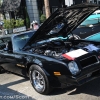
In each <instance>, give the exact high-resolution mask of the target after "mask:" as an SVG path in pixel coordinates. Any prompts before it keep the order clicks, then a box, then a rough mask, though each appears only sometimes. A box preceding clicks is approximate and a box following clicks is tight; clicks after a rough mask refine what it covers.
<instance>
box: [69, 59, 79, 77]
mask: <svg viewBox="0 0 100 100" xmlns="http://www.w3.org/2000/svg"><path fill="white" fill-rule="evenodd" d="M68 68H69V70H70V72H71V73H72V74H73V75H76V74H77V73H78V72H79V71H80V70H79V68H78V65H77V64H76V62H74V61H71V62H70V63H69V64H68Z"/></svg>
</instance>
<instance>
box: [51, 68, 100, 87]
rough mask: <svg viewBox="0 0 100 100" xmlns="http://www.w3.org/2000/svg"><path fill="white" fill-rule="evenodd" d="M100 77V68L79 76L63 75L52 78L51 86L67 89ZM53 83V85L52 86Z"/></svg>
mask: <svg viewBox="0 0 100 100" xmlns="http://www.w3.org/2000/svg"><path fill="white" fill-rule="evenodd" d="M98 77H100V68H98V69H97V68H95V70H93V71H89V72H88V71H87V72H85V73H84V74H83V73H81V74H79V75H77V76H68V75H61V76H56V77H53V78H52V82H50V83H51V86H53V87H55V88H65V87H68V86H71V85H76V86H80V85H82V84H85V83H87V82H89V81H91V80H94V79H96V78H98ZM52 83H53V84H52Z"/></svg>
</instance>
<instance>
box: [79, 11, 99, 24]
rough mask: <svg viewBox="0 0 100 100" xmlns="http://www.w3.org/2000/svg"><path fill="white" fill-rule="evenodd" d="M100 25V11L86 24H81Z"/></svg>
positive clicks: (91, 16) (85, 22)
mask: <svg viewBox="0 0 100 100" xmlns="http://www.w3.org/2000/svg"><path fill="white" fill-rule="evenodd" d="M98 23H100V10H96V11H95V12H94V13H93V14H92V15H90V16H89V17H88V18H87V19H86V20H85V21H84V22H82V23H81V25H82V26H87V25H92V24H93V25H94V24H98Z"/></svg>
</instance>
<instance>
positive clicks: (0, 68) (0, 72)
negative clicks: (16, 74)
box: [0, 66, 2, 74]
mask: <svg viewBox="0 0 100 100" xmlns="http://www.w3.org/2000/svg"><path fill="white" fill-rule="evenodd" d="M1 71H2V69H1V66H0V74H1Z"/></svg>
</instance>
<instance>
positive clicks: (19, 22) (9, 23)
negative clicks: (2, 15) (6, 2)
mask: <svg viewBox="0 0 100 100" xmlns="http://www.w3.org/2000/svg"><path fill="white" fill-rule="evenodd" d="M21 26H24V20H23V19H16V20H15V19H9V20H8V19H4V28H5V29H10V28H16V27H21Z"/></svg>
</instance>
